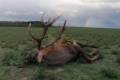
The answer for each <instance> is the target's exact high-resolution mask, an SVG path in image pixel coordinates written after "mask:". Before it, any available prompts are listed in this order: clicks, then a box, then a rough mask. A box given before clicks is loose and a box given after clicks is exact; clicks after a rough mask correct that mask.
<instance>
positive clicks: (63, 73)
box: [0, 27, 120, 80]
mask: <svg viewBox="0 0 120 80" xmlns="http://www.w3.org/2000/svg"><path fill="white" fill-rule="evenodd" d="M32 30H33V34H34V35H36V36H37V37H38V36H40V33H41V29H40V28H33V29H32ZM57 31H58V30H57V29H56V28H52V29H50V30H49V35H48V37H49V39H47V40H46V41H47V42H49V41H50V42H51V41H52V40H54V39H55V38H54V36H57ZM52 35H54V36H52ZM64 37H65V38H66V39H70V40H77V41H80V42H81V43H83V44H94V45H96V46H98V47H99V50H100V54H102V57H103V58H102V59H101V60H99V61H97V62H95V63H93V64H86V63H82V61H81V60H80V59H79V60H77V61H76V62H72V63H69V64H65V65H64V66H60V67H47V66H46V65H43V64H34V61H33V62H32V60H33V59H32V58H31V56H34V54H36V49H35V46H33V44H32V41H31V38H30V37H29V35H28V33H27V28H23V27H22V28H20V27H8V28H7V27H0V80H120V30H119V29H95V28H67V29H66V31H65V34H64ZM48 40H49V41H48ZM46 41H45V42H46ZM45 42H44V44H45ZM31 59H32V60H31Z"/></svg>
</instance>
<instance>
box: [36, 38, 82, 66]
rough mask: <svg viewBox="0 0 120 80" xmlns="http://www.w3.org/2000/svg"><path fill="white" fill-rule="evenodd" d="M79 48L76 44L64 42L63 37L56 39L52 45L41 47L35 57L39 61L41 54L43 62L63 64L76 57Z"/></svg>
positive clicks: (79, 51) (78, 53)
mask: <svg viewBox="0 0 120 80" xmlns="http://www.w3.org/2000/svg"><path fill="white" fill-rule="evenodd" d="M81 50H82V49H81V48H80V46H79V45H78V44H76V43H75V42H74V43H70V42H64V40H63V39H61V40H58V41H57V42H56V43H54V44H53V45H52V46H50V47H48V48H45V49H44V48H43V49H41V50H40V51H39V53H38V56H37V59H38V62H41V54H42V56H43V59H42V60H43V62H44V63H46V64H48V65H63V64H65V63H68V62H70V61H72V60H74V59H76V58H77V57H78V56H79V55H80V53H82V52H81Z"/></svg>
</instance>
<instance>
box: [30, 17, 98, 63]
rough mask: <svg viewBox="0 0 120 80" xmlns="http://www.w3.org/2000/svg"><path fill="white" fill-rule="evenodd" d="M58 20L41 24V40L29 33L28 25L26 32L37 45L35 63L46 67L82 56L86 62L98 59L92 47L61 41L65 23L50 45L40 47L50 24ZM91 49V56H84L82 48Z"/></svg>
mask: <svg viewBox="0 0 120 80" xmlns="http://www.w3.org/2000/svg"><path fill="white" fill-rule="evenodd" d="M57 19H58V17H57V18H54V19H52V20H48V21H47V22H43V23H42V27H43V33H42V35H41V38H36V37H34V36H33V35H32V33H31V24H29V27H28V31H29V34H30V36H31V37H32V39H33V40H34V41H35V42H36V43H37V50H38V53H37V57H36V59H37V61H38V62H39V63H40V62H44V63H46V64H48V65H63V64H65V63H68V62H70V61H72V60H75V59H77V58H79V57H80V56H83V57H84V59H85V60H86V61H88V62H93V61H95V60H97V59H98V58H99V54H98V50H97V49H96V47H94V46H90V45H83V44H81V43H79V42H76V41H69V40H65V39H63V38H62V37H61V36H62V34H63V32H64V31H65V26H66V21H65V22H64V24H63V26H62V27H61V29H60V32H59V36H58V37H57V38H56V39H55V41H53V42H52V43H50V44H48V45H46V46H44V47H43V46H42V41H43V40H44V38H45V36H46V35H47V31H48V28H49V27H51V26H52V24H53V23H54V22H55V21H56V20H57ZM84 47H91V48H92V49H93V51H92V52H91V55H86V54H85V52H84V50H83V48H84Z"/></svg>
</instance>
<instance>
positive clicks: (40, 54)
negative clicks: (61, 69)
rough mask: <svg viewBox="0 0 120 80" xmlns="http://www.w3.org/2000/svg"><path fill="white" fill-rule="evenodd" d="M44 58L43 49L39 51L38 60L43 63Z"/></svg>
mask: <svg viewBox="0 0 120 80" xmlns="http://www.w3.org/2000/svg"><path fill="white" fill-rule="evenodd" d="M42 59H43V53H42V52H41V51H39V52H38V55H37V61H38V62H39V63H41V62H42Z"/></svg>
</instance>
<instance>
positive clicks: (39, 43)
mask: <svg viewBox="0 0 120 80" xmlns="http://www.w3.org/2000/svg"><path fill="white" fill-rule="evenodd" d="M58 19H59V16H58V17H56V18H54V19H48V21H46V22H44V20H43V19H41V22H42V24H41V25H42V28H43V32H42V34H41V37H40V38H37V37H35V36H34V35H33V34H32V33H31V23H29V27H28V32H29V35H30V36H31V38H32V40H33V42H34V43H36V45H37V50H38V55H37V57H38V58H37V60H38V62H41V60H42V58H43V55H46V54H47V53H48V52H49V51H50V50H53V48H52V47H53V46H55V45H61V44H64V42H65V40H64V39H61V36H62V34H63V32H64V31H65V26H66V20H65V21H64V23H63V26H62V27H60V26H59V27H60V29H59V33H58V37H57V38H56V39H55V40H54V41H53V42H51V43H50V44H47V45H44V46H43V45H42V42H43V40H44V39H45V38H46V35H47V31H48V29H49V27H52V26H53V24H54V23H55V22H56V21H57V20H58Z"/></svg>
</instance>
